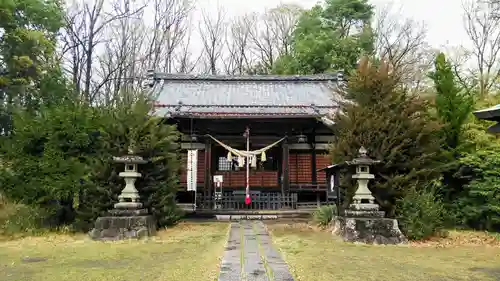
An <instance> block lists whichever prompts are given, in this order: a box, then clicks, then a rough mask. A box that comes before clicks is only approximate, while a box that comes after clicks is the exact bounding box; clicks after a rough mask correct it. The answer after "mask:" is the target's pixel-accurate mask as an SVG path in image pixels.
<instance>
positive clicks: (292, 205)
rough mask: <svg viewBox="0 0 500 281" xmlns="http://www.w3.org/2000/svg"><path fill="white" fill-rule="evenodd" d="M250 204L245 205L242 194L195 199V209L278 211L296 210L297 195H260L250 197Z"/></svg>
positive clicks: (275, 193) (201, 196) (274, 193)
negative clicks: (196, 202)
mask: <svg viewBox="0 0 500 281" xmlns="http://www.w3.org/2000/svg"><path fill="white" fill-rule="evenodd" d="M251 199H252V200H251V203H250V204H249V205H246V204H245V195H244V194H241V195H240V194H231V193H225V194H223V196H221V198H220V199H216V198H214V197H212V196H208V197H207V196H203V195H201V194H200V196H198V197H197V201H198V204H197V205H198V206H197V209H207V210H208V209H210V210H213V209H214V208H215V209H219V210H220V209H222V210H280V209H297V194H296V193H291V194H285V195H283V194H281V193H277V192H273V193H260V194H252V195H251Z"/></svg>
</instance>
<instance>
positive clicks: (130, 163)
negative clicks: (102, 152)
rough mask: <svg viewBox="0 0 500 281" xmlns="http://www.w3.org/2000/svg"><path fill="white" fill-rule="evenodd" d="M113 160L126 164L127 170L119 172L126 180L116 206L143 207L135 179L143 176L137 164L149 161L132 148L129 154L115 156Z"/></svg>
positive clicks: (118, 207)
mask: <svg viewBox="0 0 500 281" xmlns="http://www.w3.org/2000/svg"><path fill="white" fill-rule="evenodd" d="M113 161H114V162H115V163H123V164H125V171H123V172H121V173H120V174H118V176H119V177H121V178H123V179H124V180H125V187H124V188H123V190H122V192H121V194H120V195H119V196H118V200H119V202H118V203H116V204H115V208H117V209H120V208H130V209H139V208H142V203H140V202H139V199H140V196H139V192H138V191H137V189H136V188H135V181H136V180H137V178H139V177H141V176H142V175H141V173H139V172H138V169H137V166H138V165H139V164H146V163H147V161H146V160H144V159H143V158H142V157H140V156H137V155H133V151H132V150H131V149H129V155H126V156H122V157H113Z"/></svg>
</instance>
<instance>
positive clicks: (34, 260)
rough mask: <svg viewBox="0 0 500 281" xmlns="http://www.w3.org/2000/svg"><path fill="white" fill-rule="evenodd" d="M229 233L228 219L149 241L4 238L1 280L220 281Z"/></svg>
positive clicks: (184, 226) (184, 227) (0, 244)
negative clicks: (219, 272) (219, 276)
mask: <svg viewBox="0 0 500 281" xmlns="http://www.w3.org/2000/svg"><path fill="white" fill-rule="evenodd" d="M227 233H228V224H226V223H199V224H188V223H184V224H180V225H178V226H176V227H174V228H172V229H168V230H165V231H162V232H160V233H159V235H158V237H156V238H155V239H151V240H149V241H122V242H94V241H91V240H89V239H88V238H87V237H85V236H83V235H82V236H78V237H71V236H62V235H54V236H51V237H35V238H24V239H20V240H15V241H8V242H0V280H2V281H30V280H33V281H43V280H47V281H49V280H50V281H62V280H68V281H75V280H78V281H90V280H95V281H111V280H116V281H130V280H148V281H149V280H152V281H153V280H158V281H159V280H168V281H177V280H178V281H191V280H193V281H195V280H196V281H197V280H200V281H204V280H207V281H209V280H216V279H217V274H218V271H219V270H218V267H219V262H220V258H221V256H222V254H223V251H224V245H225V243H226V239H227Z"/></svg>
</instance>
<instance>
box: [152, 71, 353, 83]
mask: <svg viewBox="0 0 500 281" xmlns="http://www.w3.org/2000/svg"><path fill="white" fill-rule="evenodd" d="M148 78H149V79H152V80H164V81H190V80H197V81H240V82H241V81H249V82H254V81H274V82H280V81H281V82H287V81H304V82H306V81H311V82H318V81H339V80H343V79H344V75H343V73H342V72H338V73H331V74H311V75H193V74H170V73H160V72H149V73H148Z"/></svg>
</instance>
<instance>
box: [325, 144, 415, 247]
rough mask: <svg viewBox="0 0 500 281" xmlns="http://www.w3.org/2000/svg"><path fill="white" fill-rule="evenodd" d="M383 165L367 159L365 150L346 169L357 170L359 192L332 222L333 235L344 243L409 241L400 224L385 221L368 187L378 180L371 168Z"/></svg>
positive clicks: (396, 242) (387, 219) (360, 151)
mask: <svg viewBox="0 0 500 281" xmlns="http://www.w3.org/2000/svg"><path fill="white" fill-rule="evenodd" d="M378 163H380V161H376V160H373V159H371V158H370V157H368V155H367V151H366V149H365V148H364V147H361V148H360V149H359V155H358V157H357V158H354V159H353V160H351V161H346V162H345V163H344V164H343V165H345V166H348V167H349V166H354V167H355V171H356V173H355V174H354V175H353V176H352V178H353V179H356V185H357V186H356V191H355V193H354V196H353V198H352V203H351V204H349V206H348V208H346V210H344V212H343V214H342V215H337V216H335V217H334V218H333V220H332V225H333V234H335V235H339V236H341V237H342V238H343V239H344V241H349V242H363V243H375V244H400V243H406V241H407V239H406V237H405V236H404V235H403V233H402V232H401V230H400V229H399V226H398V221H397V220H396V219H392V218H385V212H383V211H380V207H379V205H378V204H376V202H375V198H374V197H373V195H372V193H371V191H370V190H369V189H368V183H369V181H370V180H371V179H374V178H375V175H374V174H371V173H370V166H373V165H375V164H378Z"/></svg>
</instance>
